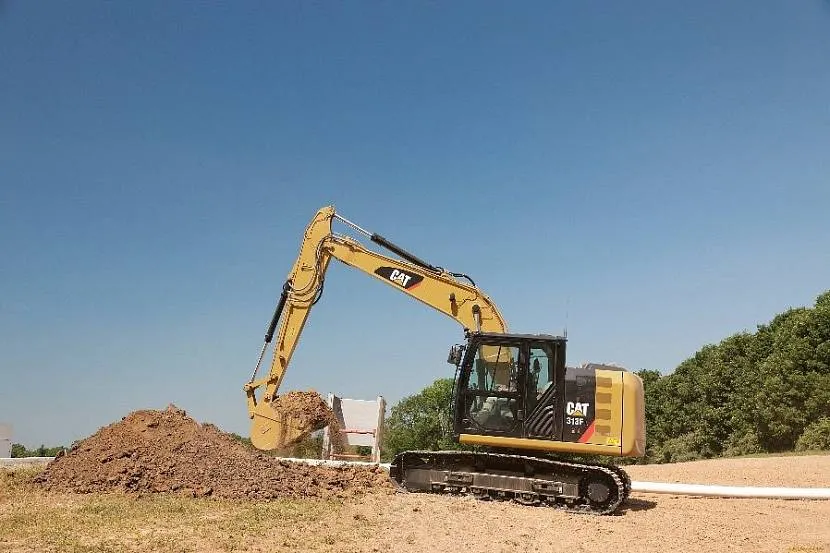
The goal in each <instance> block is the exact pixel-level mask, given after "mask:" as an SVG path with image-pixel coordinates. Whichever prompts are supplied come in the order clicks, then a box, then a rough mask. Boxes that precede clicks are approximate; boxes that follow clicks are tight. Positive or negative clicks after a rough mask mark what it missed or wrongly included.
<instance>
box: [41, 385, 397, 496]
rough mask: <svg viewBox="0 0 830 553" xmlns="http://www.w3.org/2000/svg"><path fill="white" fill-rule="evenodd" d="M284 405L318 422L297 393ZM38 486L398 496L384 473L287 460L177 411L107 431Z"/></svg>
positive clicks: (139, 415) (146, 415) (64, 458)
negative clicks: (291, 405) (367, 493)
mask: <svg viewBox="0 0 830 553" xmlns="http://www.w3.org/2000/svg"><path fill="white" fill-rule="evenodd" d="M286 396H288V394H286ZM318 397H319V396H318ZM284 399H285V396H284ZM286 401H287V402H293V403H294V404H293V407H294V408H297V409H298V412H300V413H302V414H304V415H305V416H307V417H308V418H309V420H319V416H321V415H320V413H321V410H320V409H319V408H318V407H317V406H315V405H314V402H313V401H311V400H309V396H308V394H306V393H298V394H294V395H291V396H290V397H288V399H287V400H286ZM288 406H290V405H288V403H286V404H285V405H283V407H288ZM323 406H324V407H325V408H326V409H327V407H326V406H325V404H323ZM35 481H36V483H37V484H39V485H40V486H42V487H43V488H45V489H46V490H50V491H63V492H79V493H91V492H113V491H115V492H128V493H177V494H185V495H191V496H211V497H219V498H229V499H236V498H251V499H273V498H285V497H291V498H298V497H319V498H342V497H350V496H354V495H360V494H364V493H366V492H368V491H372V492H375V493H377V492H380V493H385V492H388V493H391V492H392V485H391V484H390V483H389V481H388V476H387V474H386V472H385V471H383V470H382V469H380V468H377V467H366V466H352V467H342V468H341V467H336V468H335V467H316V466H309V465H302V464H296V463H290V462H286V461H282V460H280V459H279V458H278V457H273V456H270V455H266V454H264V453H262V452H260V451H258V450H255V449H254V448H252V447H250V446H248V445H246V444H243V443H241V442H239V441H238V440H236V439H234V438H233V437H231V436H230V435H228V434H226V433H223V432H222V431H220V430H219V429H218V428H217V427H215V426H213V425H211V424H199V423H198V422H197V421H195V420H194V419H192V418H190V417H188V416H187V414H186V412H185V411H183V410H181V409H179V408H177V407H175V406H172V405H171V406H169V407H168V408H167V409H166V410H163V411H156V410H141V411H135V412H133V413H130V414H129V415H127V416H126V417H124V418H123V419H122V420H121V421H118V422H116V423H113V424H111V425H109V426H106V427H104V428H101V429H100V430H99V431H98V432H96V433H95V434H93V435H92V436H90V437H89V438H87V439H85V440H83V441H81V442H80V443H78V444H76V445H75V446H74V447H73V448H72V449H71V450H70V451H69V452H67V453H65V454H64V455H61V456H59V457H57V458H56V459H55V460H54V461H52V462H51V463H50V464H49V465H48V466H47V467H46V469H45V470H44V471H43V472H42V473H41V474H40V475H39V476H38V477H37V478H36V480H35Z"/></svg>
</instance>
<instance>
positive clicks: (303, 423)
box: [271, 391, 338, 449]
mask: <svg viewBox="0 0 830 553" xmlns="http://www.w3.org/2000/svg"><path fill="white" fill-rule="evenodd" d="M271 409H273V410H274V412H275V413H276V414H277V416H278V417H280V418H281V419H290V421H291V425H292V426H293V427H295V428H301V429H303V434H301V435H300V436H297V437H296V438H295V439H293V440H291V441H288V442H286V443H284V444H282V447H283V449H287V448H289V447H290V446H293V445H296V444H297V443H299V442H301V441H302V440H304V439H305V438H306V437H308V435H309V434H311V433H312V432H314V431H315V430H322V429H323V428H325V427H326V426H330V427H332V429H333V430H334V429H335V428H336V427H337V424H338V421H337V417H335V415H334V413H333V412H332V410H331V408H330V407H329V406H328V404H327V403H326V402H325V400H323V398H322V397H320V394H318V393H317V392H314V391H307V392H303V391H291V392H288V393H286V394H281V395H278V396H276V397H274V399H273V400H271ZM333 433H334V434H335V435H336V434H337V432H333Z"/></svg>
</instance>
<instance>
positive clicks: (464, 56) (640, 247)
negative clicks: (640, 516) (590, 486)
mask: <svg viewBox="0 0 830 553" xmlns="http://www.w3.org/2000/svg"><path fill="white" fill-rule="evenodd" d="M828 60H830V3H828V2H827V1H823V0H813V1H811V0H804V1H800V2H792V1H790V0H786V1H785V0H781V1H777V2H776V1H768V2H757V1H756V0H745V1H735V2H726V3H724V2H713V1H704V2H679V1H659V2H657V1H654V2H638V1H631V2H625V3H620V2H547V1H546V2H520V3H508V2H492V1H480V0H476V1H456V2H444V3H432V2H429V3H428V2H391V3H389V2H383V3H381V2H348V3H342V2H337V3H335V2H323V3H310V2H290V1H286V2H253V1H248V2H234V3H223V4H222V5H212V4H210V5H204V4H203V3H193V2H187V3H186V2H167V1H163V2H162V1H149V2H108V3H104V2H80V3H78V2H75V3H67V2H52V1H40V2H25V1H22V0H18V1H13V0H11V1H6V2H3V3H2V4H0V83H2V84H1V85H0V110H2V111H0V114H2V116H1V117H0V252H1V253H2V256H0V292H2V293H1V294H0V375H1V377H2V378H1V379H0V421H4V422H9V423H12V424H14V426H15V429H16V436H15V438H16V441H21V442H23V443H24V444H27V445H28V446H29V447H34V446H36V445H39V444H40V443H45V444H60V443H62V444H68V443H70V442H71V441H72V440H75V439H80V438H83V437H86V436H88V435H89V434H91V433H92V432H94V431H96V430H97V429H98V428H99V427H101V426H103V425H106V424H109V423H110V422H113V421H115V420H118V419H120V417H122V416H124V415H126V414H127V413H128V412H130V411H132V410H134V409H140V408H164V407H165V406H166V405H167V404H168V403H169V402H174V403H176V404H177V405H179V406H180V407H182V408H184V409H186V410H187V411H188V412H189V413H190V414H191V415H193V416H195V417H196V418H197V419H198V420H202V421H211V422H214V423H216V424H217V425H219V426H220V427H222V428H223V429H225V430H229V431H235V432H239V433H241V434H247V432H248V421H247V416H246V411H245V397H244V394H243V391H242V386H243V384H244V382H245V381H246V380H247V378H248V377H249V373H250V371H251V369H252V367H253V364H254V361H255V357H256V354H257V352H258V349H259V347H260V344H261V340H262V335H263V332H264V329H265V326H266V325H267V322H268V320H269V318H270V316H271V313H272V311H273V307H274V304H275V302H276V298H277V296H278V293H279V290H280V286H281V284H282V282H283V280H284V279H285V277H286V274H287V272H288V270H289V269H290V267H291V264H292V262H293V260H294V258H295V256H296V253H297V248H298V245H299V241H300V238H301V234H302V231H303V229H304V227H305V225H306V224H307V222H308V220H309V219H310V217H311V216H312V215H313V214H314V212H315V211H316V210H317V209H318V208H319V207H321V206H323V205H326V204H334V205H335V206H336V207H337V209H338V210H339V211H340V212H341V213H342V214H343V215H344V216H346V217H348V218H350V219H352V220H354V221H356V222H358V223H359V224H361V225H363V226H364V227H366V228H368V229H370V230H372V231H375V232H378V233H380V234H383V235H384V236H387V237H388V238H390V239H391V240H393V241H395V242H398V243H400V244H401V245H404V246H405V247H407V248H409V249H411V250H412V251H414V252H415V253H416V254H418V255H419V256H421V257H423V258H425V259H427V260H428V261H431V262H433V263H435V264H438V265H442V266H445V267H447V268H451V269H452V270H455V271H462V272H466V273H468V274H470V275H472V276H473V278H475V279H476V281H477V283H478V284H479V285H480V286H481V287H482V289H484V291H485V292H487V293H488V294H489V295H490V296H491V297H492V298H493V299H494V300H495V301H496V303H497V304H498V305H499V307H500V308H501V310H502V312H503V314H504V315H505V317H506V318H507V320H508V323H509V325H510V327H511V329H512V330H515V331H519V332H551V333H559V332H561V331H562V329H563V327H564V326H565V325H566V324H567V327H568V335H569V348H570V349H569V362H570V363H572V364H577V363H580V362H582V361H586V360H595V361H609V362H617V363H621V364H623V365H625V366H627V367H628V368H630V369H632V370H636V369H641V368H651V369H659V370H661V371H664V372H669V371H671V370H673V369H674V368H675V367H676V366H677V364H678V363H680V362H681V361H682V360H683V359H685V358H687V357H689V356H690V355H692V354H693V353H694V352H695V351H696V350H697V349H698V348H700V347H701V346H702V345H704V344H706V343H713V342H717V341H719V340H720V339H722V338H723V337H725V336H727V335H729V334H732V333H734V332H738V331H741V330H753V329H754V328H755V325H757V324H760V323H763V322H765V321H767V320H769V318H771V317H772V316H773V315H774V314H775V313H777V312H780V311H782V310H784V309H787V308H789V307H793V306H801V305H810V304H811V303H812V302H813V300H814V298H815V297H816V296H817V295H818V294H819V293H821V292H823V291H824V290H826V289H828V288H830V279H828V275H830V222H828V213H830V63H828ZM566 314H567V317H566ZM461 339H462V335H461V329H460V327H457V326H456V324H455V323H454V322H453V321H451V320H449V319H447V318H445V317H444V316H443V315H440V314H438V313H436V312H433V311H431V310H429V309H427V308H425V307H424V306H422V305H421V304H419V303H417V302H413V301H412V300H411V299H409V298H407V297H405V296H403V295H402V294H399V293H398V292H396V291H395V290H393V289H391V288H387V287H384V286H382V285H381V284H379V283H377V282H376V281H374V280H371V279H369V278H367V277H366V276H364V275H362V274H359V273H356V272H355V271H353V270H352V269H349V268H347V267H345V266H343V265H339V264H332V267H331V269H330V273H329V278H328V280H327V286H326V291H325V295H324V298H323V300H322V301H321V302H320V303H319V304H318V305H317V307H316V308H315V311H314V312H313V313H312V315H311V318H310V320H309V323H308V325H307V328H306V332H305V334H304V335H303V339H302V340H301V342H300V344H299V347H298V349H297V352H296V354H295V356H294V360H293V363H292V365H291V367H290V370H289V373H288V376H287V378H286V380H285V382H284V386H283V388H282V390H283V391H287V390H290V389H308V388H313V389H316V390H318V391H320V392H322V393H327V392H336V393H338V394H341V395H344V396H347V397H356V398H374V397H375V396H376V395H378V394H381V395H384V396H385V397H386V398H387V400H388V401H389V402H390V404H391V403H394V402H395V401H397V400H399V399H400V398H401V397H403V396H405V395H408V394H411V393H415V392H417V391H418V390H420V389H421V388H423V387H424V386H426V385H428V384H429V383H431V382H432V381H433V380H434V379H436V378H439V377H444V376H450V375H451V374H452V367H451V366H450V365H447V364H446V363H445V360H446V353H447V349H448V347H449V346H450V345H451V344H453V343H457V342H459V341H460V340H461ZM269 357H270V351H269Z"/></svg>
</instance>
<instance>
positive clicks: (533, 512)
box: [350, 455, 830, 553]
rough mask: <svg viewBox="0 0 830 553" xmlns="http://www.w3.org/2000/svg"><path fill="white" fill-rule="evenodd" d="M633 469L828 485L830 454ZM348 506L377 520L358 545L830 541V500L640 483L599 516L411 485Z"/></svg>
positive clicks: (827, 544) (723, 546) (600, 547)
mask: <svg viewBox="0 0 830 553" xmlns="http://www.w3.org/2000/svg"><path fill="white" fill-rule="evenodd" d="M628 472H629V474H631V477H632V479H633V480H635V481H654V482H683V483H712V484H715V483H717V484H733V485H757V486H766V485H775V486H779V485H784V486H793V487H798V486H809V487H830V455H824V456H804V457H777V458H757V459H756V458H742V459H724V460H711V461H701V462H693V463H683V464H677V465H644V466H632V467H628ZM351 511H353V512H354V513H356V514H358V515H359V516H365V517H366V520H367V521H369V522H372V523H374V524H376V527H377V534H376V536H375V537H374V539H373V540H372V542H371V543H372V545H371V547H370V546H369V545H368V544H367V546H366V548H365V549H356V550H361V551H362V550H365V551H373V550H374V551H400V552H415V551H424V552H436V553H437V552H449V551H457V550H460V549H463V550H468V551H473V552H477V551H488V552H491V551H492V552H517V551H550V552H563V553H579V552H585V553H589V552H590V553H597V552H601V551H614V552H615V553H629V552H631V553H634V552H650V551H654V552H669V551H684V552H697V551H701V552H703V551H707V552H709V551H753V552H767V551H769V552H819V551H821V552H828V551H830V501H815V500H813V501H806V500H805V501H801V500H763V499H724V498H693V497H681V496H671V495H662V494H661V495H657V494H643V493H636V492H633V493H632V495H631V497H630V499H629V501H628V503H627V504H626V505H624V507H623V509H622V510H621V511H620V512H619V513H618V514H616V515H613V516H603V517H596V516H586V515H570V514H564V513H559V512H549V511H546V510H541V509H539V508H532V507H522V506H519V505H512V504H503V503H484V502H476V501H472V500H467V499H457V498H451V497H437V498H436V497H426V496H421V495H415V494H412V495H398V496H394V497H391V498H389V497H372V496H369V497H367V498H365V499H364V500H363V501H362V503H361V504H359V505H357V504H356V505H354V506H352V507H351ZM351 511H350V512H351ZM353 516H354V515H353ZM372 547H376V548H377V549H372Z"/></svg>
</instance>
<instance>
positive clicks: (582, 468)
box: [389, 451, 631, 515]
mask: <svg viewBox="0 0 830 553" xmlns="http://www.w3.org/2000/svg"><path fill="white" fill-rule="evenodd" d="M410 455H412V456H417V457H419V458H427V459H429V460H430V465H431V466H432V467H435V460H436V459H438V458H439V457H445V458H447V457H464V456H466V457H470V458H475V457H487V458H488V459H502V460H509V461H515V462H522V463H530V464H532V465H533V466H536V467H538V466H540V465H544V466H546V467H548V470H547V474H548V475H549V477H551V478H553V479H556V475H557V474H563V473H569V474H575V473H577V474H578V473H583V474H586V473H589V472H593V473H597V472H600V473H604V475H605V476H607V477H608V479H609V480H611V481H613V482H614V483H615V484H616V486H617V489H616V498H615V499H614V500H612V501H611V502H610V503H608V504H607V505H603V506H602V507H599V508H596V507H594V506H592V505H591V503H590V501H589V500H588V499H587V498H585V497H581V498H580V499H579V500H578V501H579V502H578V503H575V504H571V503H569V502H568V500H566V499H567V498H557V497H553V498H549V499H546V500H544V501H541V502H539V503H538V505H543V506H545V507H548V508H554V509H557V510H561V511H565V512H568V513H579V514H593V515H607V514H611V513H613V512H614V511H616V510H617V508H618V507H619V506H620V505H621V504H622V502H623V501H625V500H626V499H627V498H628V495H629V492H630V491H631V479H630V478H629V476H628V474H627V473H626V472H625V471H624V470H623V469H622V468H621V467H618V466H616V465H604V464H586V463H572V462H568V461H561V460H553V459H546V458H543V457H533V456H525V455H515V454H503V453H489V452H468V451H405V452H403V453H400V454H398V455H397V456H395V458H394V459H393V460H392V463H391V467H390V472H389V474H390V480H391V481H392V483H393V484H394V485H395V487H396V488H397V489H399V490H401V491H405V492H410V491H412V490H409V489H407V488H406V487H405V484H404V483H403V482H405V481H406V476H405V472H403V471H405V470H406V466H405V465H404V466H403V467H402V466H401V463H404V462H405V460H406V458H407V457H408V456H410ZM471 464H472V463H471ZM416 468H422V467H416ZM402 469H403V470H402ZM433 470H441V469H437V468H433ZM451 470H452V469H451ZM393 474H397V475H398V476H399V477H400V478H401V479H402V481H398V480H396V479H395V478H394V477H393V476H392V475H393ZM485 474H486V472H485ZM515 476H518V477H525V475H524V474H523V473H519V472H516V473H515ZM462 488H463V490H464V495H467V496H470V497H478V496H477V495H475V494H473V493H471V492H470V490H469V489H467V488H466V487H462ZM416 491H417V492H418V493H453V494H455V495H458V494H459V493H461V492H460V491H455V492H434V491H430V492H427V491H425V490H416ZM488 491H493V490H488ZM485 499H502V500H511V499H512V498H510V497H504V498H501V497H498V496H497V497H493V496H490V497H489V498H485Z"/></svg>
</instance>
